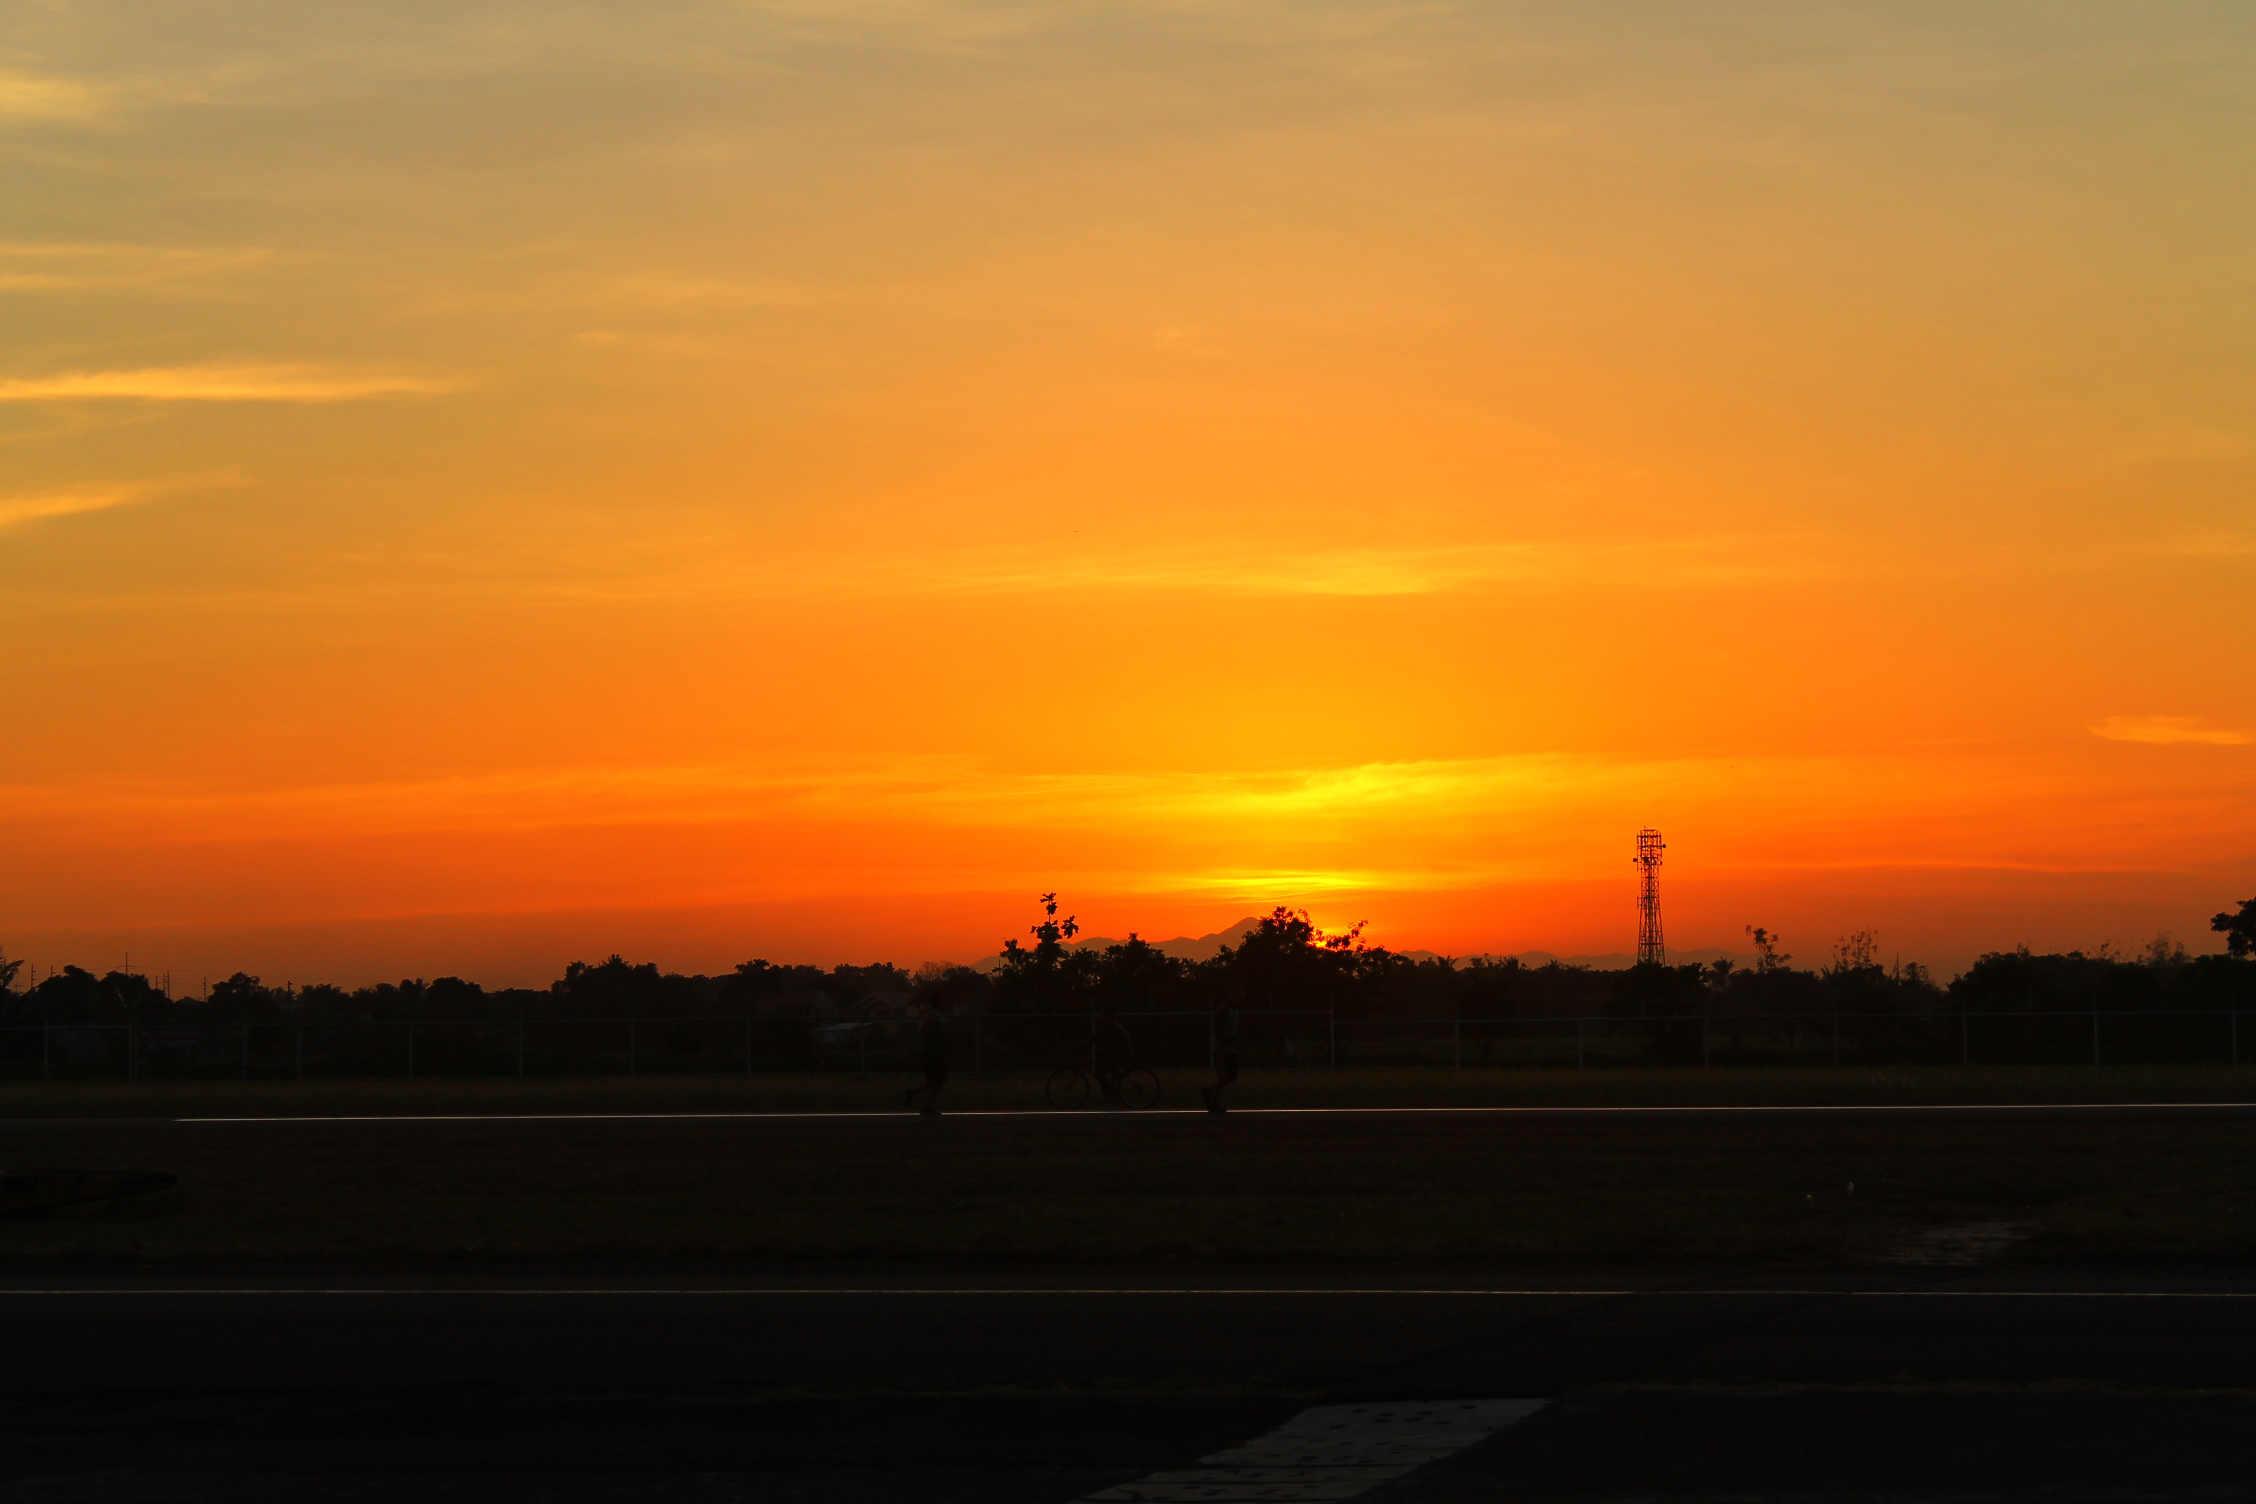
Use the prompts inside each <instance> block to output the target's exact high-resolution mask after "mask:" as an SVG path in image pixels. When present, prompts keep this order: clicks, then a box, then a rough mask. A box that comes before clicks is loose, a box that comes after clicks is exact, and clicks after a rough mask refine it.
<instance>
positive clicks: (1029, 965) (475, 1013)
mask: <svg viewBox="0 0 2256 1504" xmlns="http://www.w3.org/2000/svg"><path fill="white" fill-rule="evenodd" d="M1044 903H1045V913H1044V917H1043V919H1042V921H1041V922H1040V923H1038V924H1036V925H1035V926H1033V928H1032V931H1031V939H1032V941H1033V943H1032V944H1031V945H1025V944H1021V943H1020V942H1018V941H1016V940H1012V941H1009V942H1006V944H1005V946H1004V948H1003V951H1002V953H1001V955H1000V956H999V957H998V958H997V960H996V961H995V962H994V963H992V964H991V965H990V966H988V967H985V968H972V967H962V966H956V967H942V966H936V965H927V966H924V967H921V968H919V969H918V970H917V971H915V972H913V973H912V972H909V971H905V970H903V969H902V968H900V967H898V966H894V965H890V964H885V963H879V964H875V965H870V966H835V967H831V968H829V969H827V970H826V969H824V968H822V967H817V966H780V965H776V964H774V963H772V962H768V961H759V960H755V961H747V962H745V963H744V964H743V965H741V966H738V967H737V968H735V970H733V971H730V972H727V973H725V974H723V975H720V976H703V975H698V976H684V975H681V974H679V973H674V972H662V971H660V970H659V969H658V967H657V966H656V965H655V964H654V963H649V962H645V963H642V964H640V965H635V964H631V963H629V962H627V961H625V960H622V959H621V958H619V957H618V956H613V957H611V958H610V959H609V960H607V961H603V962H599V963H595V964H592V965H591V964H588V963H585V962H574V963H572V965H571V966H569V967H568V968H566V970H565V973H564V975H563V976H562V977H560V978H558V979H557V980H556V981H555V982H553V983H552V984H550V985H549V986H548V987H546V988H523V987H513V988H502V989H494V990H488V989H486V988H483V987H481V986H479V985H478V984H477V983H475V982H466V981H463V980H461V979H460V978H457V977H440V978H438V979H437V980H435V981H423V980H419V979H418V980H410V981H402V982H399V983H397V984H394V983H389V982H387V983H380V984H378V985H376V986H374V987H363V988H358V989H355V990H352V991H347V990H345V989H344V988H341V987H335V986H330V985H328V984H325V983H317V984H312V985H307V986H282V987H269V986H267V985H265V984H264V983H262V982H261V981H260V979H259V978H257V977H254V976H247V975H244V974H243V973H240V972H238V973H237V974H235V975H234V976H232V977H229V978H228V979H227V980H225V981H223V982H221V983H219V984H218V985H216V986H214V987H213V988H212V989H211V992H210V995H209V997H207V998H168V997H167V996H166V995H165V994H164V993H163V992H162V991H161V990H159V989H158V988H157V987H155V986H154V985H152V984H151V983H150V982H149V980H148V979H147V978H146V977H145V976H141V975H139V974H135V973H129V972H123V971H113V972H110V973H108V974H107V975H102V976H97V975H95V974H93V973H91V972H88V971H83V970H81V969H79V968H77V967H75V966H72V967H65V968H64V969H63V970H61V971H59V972H57V973H55V974H53V975H51V976H48V977H44V978H42V979H41V980H40V981H39V983H38V984H37V985H36V986H32V987H27V988H20V989H19V988H18V987H17V986H16V985H15V984H16V980H17V976H18V974H19V971H20V967H21V963H20V962H5V961H0V1024H7V1025H15V1026H22V1025H27V1024H40V1023H95V1024H104V1025H114V1024H118V1023H128V1022H130V1023H149V1024H162V1023H192V1022H210V1023H239V1022H240V1023H317V1022H338V1023H352V1022H370V1023H389V1022H423V1021H431V1022H439V1021H463V1022H472V1021H479V1020H495V1021H506V1020H513V1019H520V1018H553V1019H621V1018H689V1019H694V1018H715V1017H726V1018H741V1017H775V1018H783V1017H793V1018H806V1019H810V1020H841V1019H849V1018H858V1017H871V1016H899V1015H903V1014H907V1013H910V1012H912V1011H914V1010H915V1009H916V1008H917V1007H918V1006H919V1005H921V1004H922V1003H923V1002H924V1001H925V1000H927V999H930V1000H932V1001H935V1002H937V1003H938V1004H939V1005H940V1006H941V1007H942V1008H944V1009H945V1010H947V1011H948V1012H949V1013H951V1014H954V1015H958V1016H963V1015H968V1014H975V1013H976V1014H1041V1013H1088V1012H1093V1011H1095V1010H1097V1009H1100V1008H1110V1009H1112V1010H1114V1011H1115V1012H1119V1013H1173V1012H1204V1011H1207V1010H1211V1009H1214V1008H1219V1007H1234V1008H1238V1009H1242V1010H1247V1011H1254V1012H1268V1011H1302V1010H1320V1011H1328V1012H1330V1013H1331V1014H1333V1015H1334V1016H1335V1017H1337V1018H1340V1019H1382V1018H1405V1019H1447V1018H1486V1019H1514V1018H1593V1019H1596V1018H1616V1019H1632V1018H1689V1017H1694V1016H1700V1015H1705V1016H1709V1017H1723V1018H1729V1017H1749V1018H1751V1017H1757V1016H1772V1017H1776V1016H1789V1017H1793V1016H1802V1017H1808V1016H1823V1015H1827V1014H1890V1013H1895V1014H1924V1013H1960V1012H1963V1013H2057V1012H2076V1013H2087V1012H2093V1011H2097V1012H2103V1013H2106V1012H2162V1011H2176V1010H2191V1011H2201V1012H2211V1011H2223V1010H2229V1009H2244V1008H2245V1009H2256V899H2251V900H2249V901H2248V902H2247V903H2244V904H2242V905H2241V906H2240V912H2239V914H2238V915H2231V914H2220V915H2218V916H2217V923H2216V926H2215V927H2216V928H2217V929H2218V930H2219V931H2221V932H2223V933H2224V934H2225V935H2226V937H2227V939H2228V941H2229V943H2230V949H2231V953H2230V954H2229V955H2224V956H2213V955H2212V956H2190V955H2188V954H2187V953H2186V951H2185V949H2184V948H2183V947H2182V946H2177V945H2173V944H2172V943H2170V942H2169V940H2168V938H2167V937H2162V938H2160V939H2158V940H2156V941H2155V942H2154V943H2153V944H2151V945H2149V946H2148V947H2147V948H2146V949H2145V950H2144V951H2142V952H2140V953H2138V954H2136V955H2129V956H2125V955H2119V954H2116V953H2113V952H2111V951H2107V950H2103V951H2102V952H2100V953H2098V954H2093V955H2086V954H2084V953H2083V952H2080V951H2071V952H2068V953H2067V954H2064V955H2032V954H2030V953H2029V952H2028V951H2027V950H2026V949H2022V950H2014V951H2001V952H1994V953H1991V954H1988V955H1984V956H1983V957H1982V958H1981V959H1980V960H1979V961H1977V962H1975V964H1974V965H1973V966H1972V967H1971V968H1969V969H1968V970H1967V971H1966V972H1965V973H1964V974H1963V975H1961V976H1957V977H1953V978H1952V979H1951V980H1950V982H1949V983H1948V984H1947V985H1945V984H1939V983H1937V982H1936V981H1935V980H1934V979H1933V978H1932V977H1930V976H1929V975H1928V974H1927V972H1926V971H1925V970H1924V969H1923V968H1921V967H1919V966H1917V965H1904V966H1894V967H1891V966H1883V965H1882V964H1880V963H1879V961H1878V960H1877V957H1876V951H1877V944H1876V937H1875V936H1874V935H1873V934H1872V933H1871V932H1869V931H1866V932H1862V933H1859V934H1855V935H1849V936H1845V937H1843V938H1842V939H1841V940H1839V941H1838V942H1836V943H1835V944H1834V945H1833V946H1832V947H1831V951H1830V954H1829V957H1828V958H1827V960H1826V961H1825V962H1823V963H1822V964H1820V965H1818V966H1816V967H1814V968H1797V967H1796V966H1794V965H1793V958H1792V957H1791V956H1790V955H1787V954H1785V953H1784V952H1782V951H1781V950H1780V949H1779V941H1778V937H1776V936H1774V935H1771V934H1770V933H1768V932H1767V931H1765V930H1760V929H1750V930H1749V931H1748V933H1749V935H1750V936H1751V937H1752V938H1753V940H1754V943H1755V946H1756V960H1755V962H1754V964H1752V965H1750V966H1736V965H1733V964H1732V963H1730V962H1728V961H1719V962H1716V963H1714V964H1712V965H1705V966H1702V965H1687V966H1656V965H1643V966H1635V967H1631V968H1629V969H1627V970H1622V971H1594V970H1591V969H1589V968H1586V967H1579V966H1568V965H1563V964H1560V963H1558V962H1552V963H1550V964H1548V965H1544V966H1524V965H1522V964H1520V962H1518V961H1517V960H1505V961H1501V962H1492V961H1488V960H1485V959H1475V960H1471V961H1467V962H1458V961H1456V960H1453V959H1451V958H1449V957H1446V956H1443V957H1425V958H1416V959H1413V958H1411V957H1407V956H1402V955H1397V954H1394V953H1392V952H1389V951H1387V950H1386V949H1384V948H1383V947H1378V946H1369V945H1365V944H1364V943H1363V942H1362V938H1361V934H1360V929H1361V927H1360V926H1358V927H1357V929H1355V930H1351V931H1348V932H1346V933H1344V934H1336V935H1326V934H1324V933H1323V932H1322V931H1321V930H1319V929H1318V928H1317V927H1316V926H1315V925H1313V924H1312V923H1310V921H1309V919H1308V916H1307V915H1306V914H1305V913H1302V912H1298V911H1295V910H1291V909H1286V908H1279V909H1277V910H1275V911H1274V912H1273V913H1271V914H1270V915H1268V916H1267V917H1266V918H1264V919H1263V920H1261V922H1260V923H1259V925H1258V926H1257V927H1256V928H1255V929H1254V930H1252V931H1250V932H1249V933H1248V934H1247V935H1246V936H1245V939H1244V941H1243V942H1242V943H1241V944H1239V945H1237V946H1235V947H1226V948H1224V949H1223V950H1222V951H1221V952H1220V953H1219V954H1218V955H1216V956H1214V957H1212V958H1211V959H1209V960H1205V961H1198V962H1192V961H1185V960H1182V959H1179V958H1177V957H1174V956H1170V955H1167V954H1166V953H1165V952H1163V951H1161V950H1159V949H1157V948H1156V947H1154V946H1152V945H1149V944H1147V943H1146V942H1144V941H1142V940H1140V939H1137V938H1136V937H1134V936H1130V937H1129V939H1128V940H1127V941H1126V942H1124V943H1122V944H1118V945H1111V946H1106V947H1104V948H1102V949H1098V948H1092V947H1082V946H1075V945H1073V944H1072V943H1071V942H1072V940H1073V938H1074V935H1075V934H1076V932H1077V931H1076V926H1075V923H1074V921H1073V919H1072V918H1071V917H1070V916H1068V917H1067V918H1064V919H1060V918H1058V917H1057V904H1056V900H1055V897H1054V895H1044Z"/></svg>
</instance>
